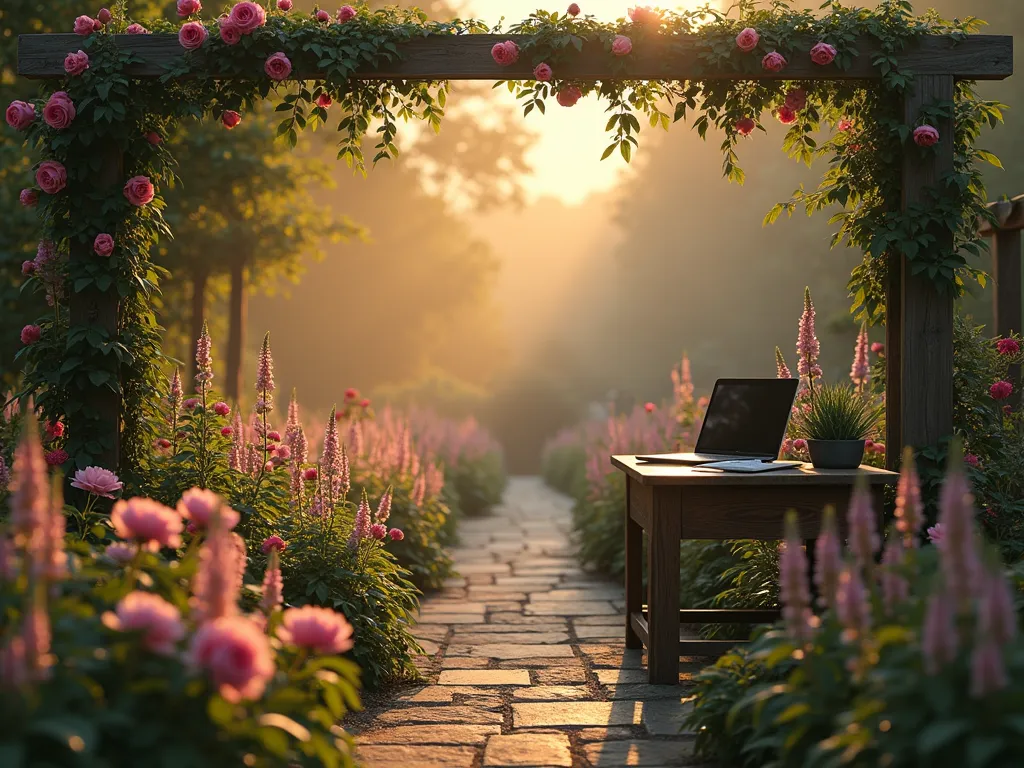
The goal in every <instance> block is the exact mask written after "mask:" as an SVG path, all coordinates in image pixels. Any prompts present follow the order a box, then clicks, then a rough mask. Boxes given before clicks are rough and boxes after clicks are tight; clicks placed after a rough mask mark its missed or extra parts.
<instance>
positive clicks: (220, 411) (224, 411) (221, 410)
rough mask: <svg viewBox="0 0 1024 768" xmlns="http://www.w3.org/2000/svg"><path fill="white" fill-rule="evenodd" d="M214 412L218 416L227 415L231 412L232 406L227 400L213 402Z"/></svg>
mask: <svg viewBox="0 0 1024 768" xmlns="http://www.w3.org/2000/svg"><path fill="white" fill-rule="evenodd" d="M213 412H214V413H216V414H217V415H218V416H227V415H228V414H229V413H231V406H230V405H228V404H227V403H225V402H219V403H214V404H213Z"/></svg>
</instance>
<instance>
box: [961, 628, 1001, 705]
mask: <svg viewBox="0 0 1024 768" xmlns="http://www.w3.org/2000/svg"><path fill="white" fill-rule="evenodd" d="M1009 684H1010V680H1009V678H1008V677H1007V675H1006V664H1005V662H1004V661H1003V650H1002V648H1000V647H999V646H998V645H997V644H996V642H995V641H994V640H992V639H991V638H983V639H980V640H979V641H978V643H977V645H975V647H974V651H973V652H972V653H971V698H974V699H984V698H985V697H987V696H989V695H990V694H993V693H995V692H997V691H1001V690H1002V689H1003V688H1005V687H1006V686H1008V685H1009Z"/></svg>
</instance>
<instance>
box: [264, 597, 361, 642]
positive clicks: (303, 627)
mask: <svg viewBox="0 0 1024 768" xmlns="http://www.w3.org/2000/svg"><path fill="white" fill-rule="evenodd" d="M277 636H278V637H279V638H281V641H282V642H285V643H289V644H291V645H297V646H299V647H300V648H309V649H310V650H312V651H314V652H316V653H344V652H345V651H347V650H349V649H350V648H351V647H352V625H351V624H349V623H348V621H347V620H346V619H345V617H344V616H342V615H341V614H340V613H337V612H335V611H332V610H331V609H330V608H320V607H318V606H313V605H306V606H303V607H302V608H289V609H288V610H287V611H285V612H284V615H283V616H282V618H281V627H280V629H278V630H277Z"/></svg>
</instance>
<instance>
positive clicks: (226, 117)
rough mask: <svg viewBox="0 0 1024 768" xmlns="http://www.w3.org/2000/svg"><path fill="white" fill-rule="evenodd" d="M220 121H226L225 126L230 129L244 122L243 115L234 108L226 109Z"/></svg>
mask: <svg viewBox="0 0 1024 768" xmlns="http://www.w3.org/2000/svg"><path fill="white" fill-rule="evenodd" d="M220 121H221V122H222V123H224V127H225V128H227V129H228V130H229V131H230V130H231V129H232V128H234V127H235V126H236V125H238V124H239V123H240V122H242V116H241V115H240V114H238V113H237V112H235V110H233V109H225V110H224V114H223V115H221V116H220Z"/></svg>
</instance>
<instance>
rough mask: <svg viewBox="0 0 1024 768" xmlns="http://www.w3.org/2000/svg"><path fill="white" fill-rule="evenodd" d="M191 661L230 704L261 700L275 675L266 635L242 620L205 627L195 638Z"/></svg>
mask: <svg viewBox="0 0 1024 768" xmlns="http://www.w3.org/2000/svg"><path fill="white" fill-rule="evenodd" d="M190 657H191V661H192V664H194V665H195V666H196V667H198V668H200V669H203V670H204V671H206V673H207V674H208V675H209V676H210V679H211V680H212V681H213V684H214V685H215V686H217V689H218V690H219V692H220V694H221V696H223V697H224V698H225V699H227V700H228V701H230V702H236V703H237V702H239V701H242V700H243V699H245V700H252V699H258V698H259V697H260V696H262V695H263V691H264V690H265V689H266V687H267V683H269V682H270V680H271V679H272V678H273V677H274V673H275V672H276V667H275V665H274V655H273V651H272V650H271V648H270V642H269V641H268V640H267V637H266V635H264V634H263V631H262V630H261V629H260V627H259V626H258V625H257V624H256V623H255V622H253V621H252V620H251V619H248V618H245V617H242V616H223V617H220V618H217V619H214V620H213V621H210V622H208V623H206V624H204V625H202V626H201V627H200V628H199V631H198V632H196V634H195V635H194V636H193V638H192V643H191V646H190Z"/></svg>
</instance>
